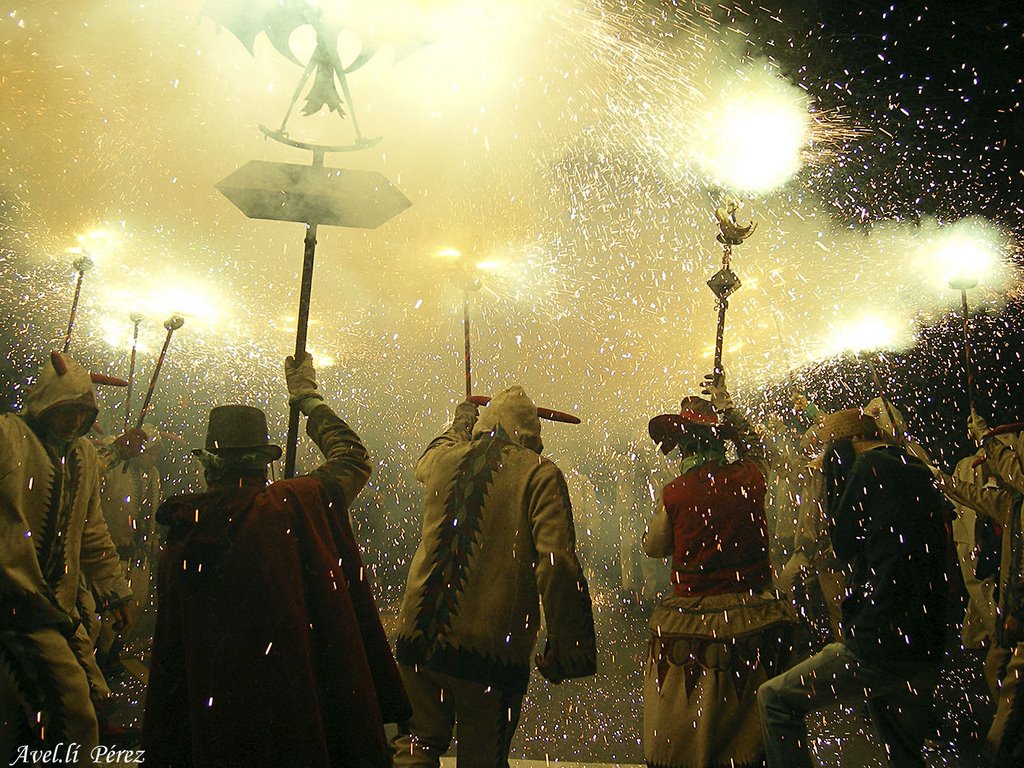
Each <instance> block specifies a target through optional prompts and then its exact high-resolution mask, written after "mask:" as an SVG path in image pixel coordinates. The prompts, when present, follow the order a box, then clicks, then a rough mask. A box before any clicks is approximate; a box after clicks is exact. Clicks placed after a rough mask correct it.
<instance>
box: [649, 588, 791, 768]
mask: <svg viewBox="0 0 1024 768" xmlns="http://www.w3.org/2000/svg"><path fill="white" fill-rule="evenodd" d="M807 641H808V637H807V631H806V629H804V627H803V626H802V625H801V624H799V623H798V621H797V618H796V614H795V612H794V611H793V609H792V606H790V604H789V603H788V602H786V601H784V600H781V599H779V598H778V597H777V596H776V595H775V593H774V592H763V593H760V594H754V595H752V594H750V593H746V592H744V593H740V594H726V595H709V596H705V597H669V598H666V599H664V600H663V601H662V602H661V603H660V604H659V605H658V607H657V608H655V609H654V614H653V615H652V616H651V641H650V646H649V651H648V656H647V668H646V672H645V676H644V757H645V759H646V761H647V765H648V766H651V767H652V768H747V767H748V766H761V765H763V764H764V748H763V746H762V741H761V724H760V718H759V716H758V711H757V699H756V694H757V689H758V686H760V685H761V683H763V682H765V681H766V680H768V679H769V678H771V677H774V676H775V675H777V674H780V673H781V672H783V671H784V670H785V669H787V668H788V667H790V666H792V664H794V663H796V662H797V661H799V660H800V659H802V658H804V657H805V656H806V654H807V652H808V642H807Z"/></svg>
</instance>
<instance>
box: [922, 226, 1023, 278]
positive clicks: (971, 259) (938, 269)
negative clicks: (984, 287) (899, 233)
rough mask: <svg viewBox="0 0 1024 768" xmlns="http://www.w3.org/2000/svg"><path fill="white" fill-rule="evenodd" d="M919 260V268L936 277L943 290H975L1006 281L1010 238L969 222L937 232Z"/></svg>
mask: <svg viewBox="0 0 1024 768" xmlns="http://www.w3.org/2000/svg"><path fill="white" fill-rule="evenodd" d="M921 251H922V252H921V253H919V254H918V256H917V266H919V267H920V268H922V269H923V270H926V274H930V275H932V277H933V283H934V285H935V287H936V288H937V289H939V290H941V289H943V288H950V287H954V288H959V287H960V286H961V285H963V286H965V287H967V288H974V287H976V286H978V285H979V284H981V283H988V284H989V285H990V287H991V284H992V283H993V282H995V283H996V284H997V287H1002V285H1001V284H1002V283H1003V282H1004V281H1005V280H1006V269H1005V264H1006V258H1005V252H1006V236H1005V235H1004V234H1003V233H1002V232H1001V231H1000V230H999V229H998V228H997V227H995V226H993V225H992V224H991V223H989V222H986V221H984V220H980V219H966V220H963V221H958V222H956V223H955V224H952V225H950V226H947V227H942V228H940V229H938V230H937V231H935V232H934V233H933V235H932V237H931V238H929V241H928V242H926V243H924V244H923V245H922V248H921Z"/></svg>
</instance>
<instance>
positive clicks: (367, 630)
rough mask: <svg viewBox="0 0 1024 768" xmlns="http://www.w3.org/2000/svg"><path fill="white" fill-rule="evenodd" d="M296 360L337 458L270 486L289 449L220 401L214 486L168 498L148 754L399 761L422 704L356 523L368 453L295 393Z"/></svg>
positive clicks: (292, 761) (373, 763)
mask: <svg viewBox="0 0 1024 768" xmlns="http://www.w3.org/2000/svg"><path fill="white" fill-rule="evenodd" d="M304 366H305V367H308V369H309V372H308V375H309V377H310V379H311V378H312V369H311V366H310V365H309V363H308V359H307V362H305V363H304ZM304 366H298V368H299V369H300V370H301V369H302V368H303V367H304ZM295 368H296V367H295V366H292V367H291V368H289V374H290V376H289V391H290V392H291V393H292V399H293V401H299V402H302V403H303V411H304V412H306V413H307V414H308V415H309V421H308V425H307V431H308V432H309V434H310V436H311V437H312V438H313V439H314V441H315V442H316V443H317V444H318V446H319V447H320V448H321V450H322V451H323V452H324V454H325V456H326V459H327V461H326V463H325V464H324V465H322V466H321V467H320V468H319V469H317V470H316V471H315V472H314V473H313V474H312V475H309V476H305V477H298V478H294V479H289V480H283V481H280V482H277V483H274V484H272V485H269V486H268V485H266V464H267V463H269V461H271V460H273V459H274V458H277V457H279V456H280V449H279V448H277V446H271V445H269V444H268V443H267V441H266V420H265V417H264V416H263V414H262V413H261V412H260V411H258V410H257V409H255V408H248V407H246V406H223V407H221V408H216V409H214V411H213V412H212V413H211V426H210V430H209V433H208V437H207V448H206V449H205V450H199V451H197V453H198V454H199V455H200V459H201V461H203V464H204V467H205V468H206V476H207V482H208V484H209V487H210V490H209V491H208V492H207V493H202V494H195V495H186V496H177V497H174V498H171V499H168V500H167V501H166V502H164V504H163V505H161V508H160V511H159V513H158V521H159V522H161V523H162V524H164V525H168V526H169V530H168V534H167V542H166V548H165V551H164V555H163V557H162V559H161V563H160V573H159V581H158V595H159V604H158V611H159V612H158V618H157V628H156V633H155V637H154V644H153V662H152V670H151V675H150V686H149V691H148V696H147V701H146V717H145V724H144V746H145V747H146V750H147V751H146V758H147V763H150V764H155V765H158V766H159V765H167V766H178V765H188V766H211V767H212V766H222V765H243V764H244V765H253V766H277V765H303V766H324V767H326V766H348V765H358V766H360V767H363V766H366V767H367V768H370V767H373V768H385V767H386V766H389V765H390V757H389V754H388V748H387V744H386V740H385V736H384V729H383V722H384V721H388V722H397V721H398V720H404V719H405V718H406V717H407V716H408V702H407V700H406V698H405V695H404V691H403V690H402V687H401V683H400V682H399V680H398V675H397V669H396V667H395V664H394V659H393V657H392V656H391V651H390V647H389V646H388V643H387V639H386V637H385V635H384V631H383V628H382V627H381V624H380V619H379V616H378V614H377V609H376V607H375V605H374V602H373V597H372V594H371V592H370V588H369V584H368V583H367V574H366V573H365V571H364V569H363V567H362V562H361V558H360V554H359V550H358V547H357V546H356V543H355V540H354V538H353V536H352V530H351V527H350V525H349V520H348V507H349V505H350V504H351V502H352V500H353V499H354V498H355V496H356V494H357V493H358V492H359V490H360V489H361V488H362V487H363V485H364V484H365V483H366V481H367V479H368V478H369V475H370V466H369V463H368V457H367V454H366V450H365V449H364V448H363V446H362V443H361V442H360V441H359V438H358V436H356V434H355V433H354V432H353V431H352V430H351V429H350V428H349V427H348V425H347V424H345V422H344V421H342V420H341V419H340V418H338V417H337V416H336V415H335V414H334V413H333V412H332V411H331V409H330V408H329V407H327V406H326V405H324V404H323V403H322V402H318V400H319V398H318V396H315V395H307V396H306V397H301V396H297V395H296V394H295V389H296V387H295V386H294V385H293V381H292V374H293V373H294V371H295ZM245 421H254V422H256V424H257V426H256V427H255V428H252V429H249V430H248V433H249V435H255V436H256V437H255V438H253V439H250V440H248V441H245V440H242V439H236V437H235V435H237V434H238V433H240V432H241V431H242V430H240V429H238V428H237V425H238V424H240V423H243V422H245ZM215 424H221V425H222V426H221V427H215ZM224 424H234V427H233V428H230V429H228V428H224V427H223V425H224ZM225 438H226V439H225ZM226 445H228V446H232V447H225V446H226Z"/></svg>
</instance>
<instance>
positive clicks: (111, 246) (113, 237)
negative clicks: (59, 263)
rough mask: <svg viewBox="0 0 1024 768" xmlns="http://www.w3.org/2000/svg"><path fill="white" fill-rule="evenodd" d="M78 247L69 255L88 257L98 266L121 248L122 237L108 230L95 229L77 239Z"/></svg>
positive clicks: (70, 249)
mask: <svg viewBox="0 0 1024 768" xmlns="http://www.w3.org/2000/svg"><path fill="white" fill-rule="evenodd" d="M75 239H76V240H77V241H78V245H77V246H76V247H74V248H68V253H72V254H84V255H87V256H88V257H89V258H90V259H92V260H93V261H94V262H96V263H97V264H99V263H101V262H104V261H106V260H107V259H109V258H110V257H111V256H113V255H115V254H116V252H117V250H118V249H119V248H120V246H121V235H120V234H119V233H118V232H115V231H113V230H108V229H94V230H91V231H89V232H86V233H84V234H81V235H78V236H77V237H76V238H75Z"/></svg>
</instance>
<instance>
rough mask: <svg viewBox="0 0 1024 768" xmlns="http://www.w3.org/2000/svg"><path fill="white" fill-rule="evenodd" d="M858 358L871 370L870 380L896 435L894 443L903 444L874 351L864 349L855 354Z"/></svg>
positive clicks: (904, 438)
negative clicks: (876, 363) (876, 364)
mask: <svg viewBox="0 0 1024 768" xmlns="http://www.w3.org/2000/svg"><path fill="white" fill-rule="evenodd" d="M857 357H858V358H860V359H863V360H865V361H866V362H867V364H868V368H869V369H870V370H871V380H872V381H873V382H874V384H875V390H876V391H877V392H878V396H879V397H880V398H881V399H882V407H883V408H885V415H886V416H888V418H889V423H890V424H892V430H893V434H895V436H896V444H897V445H899V446H901V447H902V446H903V445H905V444H906V435H905V434H904V433H903V430H901V429H900V428H899V421H897V419H896V414H895V413H894V412H893V405H892V402H891V401H890V400H889V396H888V395H887V394H886V392H885V387H884V386H883V385H882V377H881V376H879V375H878V368H877V367H876V366H875V360H874V352H872V351H865V352H863V353H859V354H858V355H857Z"/></svg>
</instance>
